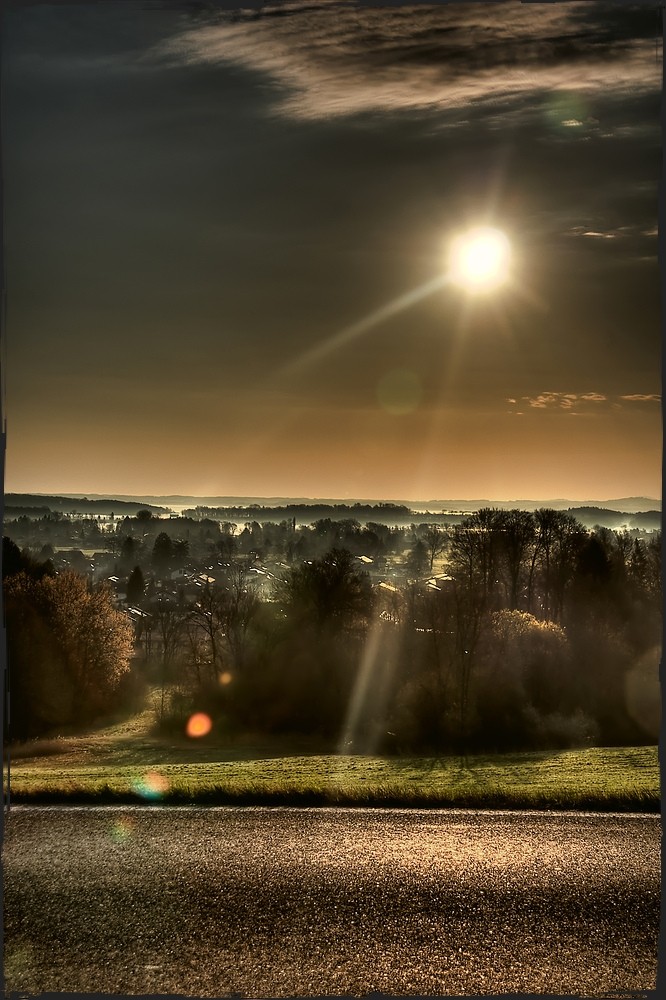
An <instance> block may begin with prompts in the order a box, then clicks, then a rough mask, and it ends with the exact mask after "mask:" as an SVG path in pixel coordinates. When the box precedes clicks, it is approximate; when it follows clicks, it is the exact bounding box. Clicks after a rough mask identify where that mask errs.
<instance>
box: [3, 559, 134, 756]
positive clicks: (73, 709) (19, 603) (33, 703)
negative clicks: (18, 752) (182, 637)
mask: <svg viewBox="0 0 666 1000" xmlns="http://www.w3.org/2000/svg"><path fill="white" fill-rule="evenodd" d="M4 593H5V613H6V625H7V645H8V653H9V666H10V677H11V712H12V715H11V726H12V735H13V736H14V737H24V736H27V735H38V734H39V733H41V732H44V731H47V730H48V729H50V728H52V727H53V726H62V725H72V724H74V725H75V724H79V723H83V722H86V721H89V720H90V719H92V718H94V717H96V716H97V715H100V714H101V713H102V712H103V711H104V710H105V709H107V708H108V707H109V705H110V704H113V699H114V697H115V695H116V692H117V691H118V688H119V685H120V682H121V681H122V679H123V677H124V676H125V675H126V674H127V672H128V671H129V662H130V657H131V655H132V648H133V634H132V627H131V625H130V623H129V621H128V620H127V618H126V616H125V615H123V614H122V613H121V612H118V611H116V609H115V608H114V606H113V601H112V598H111V594H110V592H109V591H108V589H106V588H105V587H96V588H92V587H90V586H89V585H88V583H87V581H86V580H85V579H84V578H83V577H81V576H79V575H78V574H76V573H72V572H69V571H68V572H64V573H61V574H60V575H59V576H42V577H41V578H40V579H34V578H31V577H29V576H28V575H27V574H26V573H18V574H16V575H14V576H11V577H9V578H7V580H5V584H4Z"/></svg>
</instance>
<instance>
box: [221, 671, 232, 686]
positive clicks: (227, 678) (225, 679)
mask: <svg viewBox="0 0 666 1000" xmlns="http://www.w3.org/2000/svg"><path fill="white" fill-rule="evenodd" d="M219 680H220V684H222V685H226V684H231V682H232V680H233V677H232V675H231V674H230V673H229V671H228V670H225V671H224V673H222V674H220V678H219Z"/></svg>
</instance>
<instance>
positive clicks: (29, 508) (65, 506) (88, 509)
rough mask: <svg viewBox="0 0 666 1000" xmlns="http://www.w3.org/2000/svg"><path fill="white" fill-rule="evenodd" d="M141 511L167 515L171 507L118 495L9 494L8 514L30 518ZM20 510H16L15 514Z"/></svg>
mask: <svg viewBox="0 0 666 1000" xmlns="http://www.w3.org/2000/svg"><path fill="white" fill-rule="evenodd" d="M138 510H150V512H151V514H167V513H168V508H167V507H163V506H153V505H149V504H146V503H143V502H141V501H138V500H121V499H119V498H118V497H104V498H98V497H83V496H81V497H68V496H45V495H43V494H41V493H5V514H8V513H10V512H11V513H12V514H13V516H17V514H20V513H25V514H26V515H27V516H28V517H43V516H44V514H46V513H48V512H49V511H53V512H56V511H57V512H58V513H60V514H72V513H77V514H106V515H108V514H118V515H122V516H125V515H130V516H133V515H134V514H136V512H137V511H138ZM15 512H16V513H15Z"/></svg>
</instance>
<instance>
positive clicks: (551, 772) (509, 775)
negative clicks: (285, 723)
mask: <svg viewBox="0 0 666 1000" xmlns="http://www.w3.org/2000/svg"><path fill="white" fill-rule="evenodd" d="M11 796H12V800H13V801H14V802H39V801H41V802H47V801H51V802H56V801H63V802H67V801H69V802H74V801H80V802H91V803H93V802H98V803H100V802H103V801H110V802H111V801H116V802H121V801H122V802H139V801H150V802H164V803H185V802H193V803H200V804H202V805H203V804H239V805H242V804H265V805H350V806H352V805H359V806H361V805H363V806H394V807H399V806H405V807H461V808H463V807H469V808H535V809H599V810H608V811H614V810H631V811H649V812H656V811H659V808H660V806H659V802H660V796H659V762H658V755H657V748H656V747H632V748H606V749H604V748H594V749H586V750H569V751H564V752H561V753H548V752H539V753H523V754H520V753H516V754H504V755H497V756H487V755H486V756H474V757H469V758H468V759H466V760H461V759H460V758H458V757H442V758H413V757H412V758H384V757H361V756H349V757H346V756H336V755H333V754H327V755H317V756H276V757H273V758H266V759H249V760H231V761H228V760H227V761H200V762H190V761H181V762H178V763H159V764H155V765H151V766H147V765H144V764H140V763H138V762H137V763H135V764H128V765H124V766H111V765H99V764H91V765H89V766H86V765H80V766H76V767H69V768H66V769H63V768H60V767H59V768H55V767H53V768H49V767H46V766H44V765H43V764H42V763H41V762H40V766H31V765H28V764H22V763H21V762H17V763H16V764H15V766H14V767H13V770H12V780H11Z"/></svg>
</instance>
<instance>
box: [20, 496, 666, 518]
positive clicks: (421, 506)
mask: <svg viewBox="0 0 666 1000" xmlns="http://www.w3.org/2000/svg"><path fill="white" fill-rule="evenodd" d="M18 498H20V500H21V501H22V502H23V503H25V501H26V500H27V499H28V498H31V499H34V500H36V501H39V500H41V501H45V500H47V499H50V500H58V499H61V500H104V501H107V502H108V501H111V502H116V501H117V502H118V503H134V504H136V503H145V504H150V505H155V506H160V507H169V506H171V505H174V504H175V505H177V506H179V507H180V506H188V507H226V506H230V507H239V506H242V507H248V506H254V505H256V506H260V507H261V506H266V507H268V506H271V507H276V506H289V505H302V506H310V505H312V506H315V505H317V504H324V505H330V506H336V505H344V506H347V507H351V506H354V504H363V505H366V504H367V505H371V506H376V505H381V504H387V505H399V506H405V507H408V508H409V509H410V510H413V511H415V512H417V513H422V512H425V511H429V512H430V513H437V512H438V511H437V508H439V509H440V510H442V509H444V510H447V511H460V512H467V511H475V510H479V508H481V507H497V508H500V509H504V510H506V509H511V508H520V509H522V510H536V509H538V508H539V507H551V508H554V509H556V510H569V509H580V508H583V507H597V508H599V509H602V510H613V511H617V512H618V513H631V514H635V513H644V512H647V511H655V510H658V511H661V500H657V499H655V498H653V497H619V498H616V499H610V500H568V499H565V498H561V497H558V498H556V499H545V500H527V499H525V500H518V499H512V500H488V499H480V500H433V499H430V500H387V499H376V498H372V499H367V498H359V497H337V498H323V497H255V496H205V497H195V496H188V495H185V494H168V495H146V494H143V495H141V494H122V493H111V494H108V493H107V494H103V493H59V494H54V493H6V494H5V503H6V504H9V505H11V504H12V501H14V503H16V501H17V499H18Z"/></svg>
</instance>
